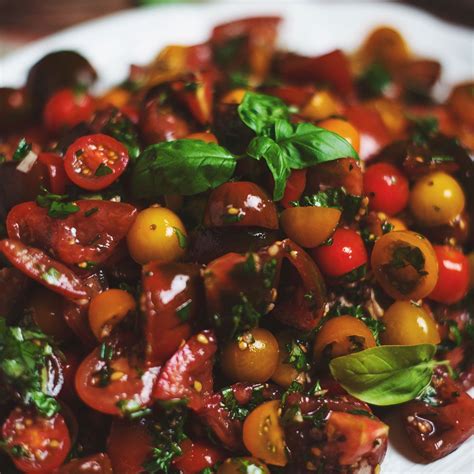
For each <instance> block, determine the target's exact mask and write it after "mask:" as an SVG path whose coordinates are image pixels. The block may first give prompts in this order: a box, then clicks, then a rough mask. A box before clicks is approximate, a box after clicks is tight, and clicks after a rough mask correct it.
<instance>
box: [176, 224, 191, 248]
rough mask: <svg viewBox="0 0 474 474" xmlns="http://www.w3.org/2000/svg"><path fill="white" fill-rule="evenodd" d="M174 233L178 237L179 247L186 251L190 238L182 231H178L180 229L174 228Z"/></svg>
mask: <svg viewBox="0 0 474 474" xmlns="http://www.w3.org/2000/svg"><path fill="white" fill-rule="evenodd" d="M173 230H174V233H175V234H176V237H177V239H178V245H179V247H180V248H182V249H185V248H186V246H187V244H188V238H187V237H186V235H185V234H184V233H183V232H182V231H181V229H178V227H173Z"/></svg>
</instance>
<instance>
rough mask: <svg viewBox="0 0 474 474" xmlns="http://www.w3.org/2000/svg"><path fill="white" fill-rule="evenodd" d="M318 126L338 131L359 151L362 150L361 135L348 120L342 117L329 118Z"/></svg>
mask: <svg viewBox="0 0 474 474" xmlns="http://www.w3.org/2000/svg"><path fill="white" fill-rule="evenodd" d="M318 127H321V128H325V129H326V130H329V131H331V132H334V133H337V134H338V135H340V136H341V137H342V138H344V139H345V140H346V141H348V142H349V143H350V144H351V146H352V148H354V150H355V151H356V152H357V153H359V151H360V136H359V132H358V130H357V129H356V128H355V127H354V126H353V125H352V124H351V123H350V122H348V121H347V120H342V119H335V118H331V119H327V120H323V121H322V122H319V123H318Z"/></svg>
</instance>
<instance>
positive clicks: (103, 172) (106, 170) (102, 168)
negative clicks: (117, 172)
mask: <svg viewBox="0 0 474 474" xmlns="http://www.w3.org/2000/svg"><path fill="white" fill-rule="evenodd" d="M113 172H114V171H113V169H112V168H110V167H109V166H107V165H105V164H104V163H101V164H100V165H99V166H98V167H97V169H96V170H95V173H94V175H95V176H107V175H108V174H112V173H113Z"/></svg>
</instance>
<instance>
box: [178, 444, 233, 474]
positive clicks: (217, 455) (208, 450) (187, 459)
mask: <svg viewBox="0 0 474 474" xmlns="http://www.w3.org/2000/svg"><path fill="white" fill-rule="evenodd" d="M179 446H180V448H181V451H182V453H181V455H180V456H179V457H177V458H175V459H173V466H174V467H175V468H176V469H178V470H179V472H181V473H182V474H198V473H199V472H202V470H203V469H206V467H212V466H214V464H216V463H218V462H219V461H222V460H223V459H224V457H225V456H224V454H223V452H222V451H221V450H219V449H217V448H216V447H215V446H214V445H212V444H211V443H209V442H207V441H191V440H190V439H185V440H184V441H182V442H181V444H180V445H179Z"/></svg>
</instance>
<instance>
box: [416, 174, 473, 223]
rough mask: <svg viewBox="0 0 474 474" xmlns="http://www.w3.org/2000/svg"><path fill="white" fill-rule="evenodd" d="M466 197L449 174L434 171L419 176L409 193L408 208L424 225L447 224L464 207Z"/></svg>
mask: <svg viewBox="0 0 474 474" xmlns="http://www.w3.org/2000/svg"><path fill="white" fill-rule="evenodd" d="M465 203H466V198H465V196H464V191H463V190H462V188H461V186H460V185H459V183H458V182H457V181H456V179H455V178H453V177H452V176H451V175H449V174H447V173H444V172H442V171H435V172H434V173H430V174H427V175H426V176H423V177H422V178H420V179H419V180H418V181H417V182H416V183H415V185H414V186H413V189H412V190H411V193H410V209H411V212H412V213H413V215H414V216H415V218H416V219H417V220H418V221H419V222H420V223H421V224H422V225H425V226H437V225H442V224H448V223H449V222H450V221H451V220H453V219H454V218H455V217H457V216H458V215H459V214H460V213H461V212H462V211H463V209H464V206H465Z"/></svg>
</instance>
